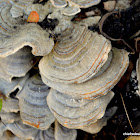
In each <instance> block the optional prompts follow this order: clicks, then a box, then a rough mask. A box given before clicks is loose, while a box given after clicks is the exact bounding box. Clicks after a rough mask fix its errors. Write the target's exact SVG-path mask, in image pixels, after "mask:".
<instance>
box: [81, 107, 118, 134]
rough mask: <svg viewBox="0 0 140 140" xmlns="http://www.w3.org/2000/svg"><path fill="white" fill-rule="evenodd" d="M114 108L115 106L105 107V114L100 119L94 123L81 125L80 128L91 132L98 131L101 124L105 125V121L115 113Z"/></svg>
mask: <svg viewBox="0 0 140 140" xmlns="http://www.w3.org/2000/svg"><path fill="white" fill-rule="evenodd" d="M116 110H117V107H116V106H114V107H112V108H109V109H107V111H106V112H105V115H104V116H103V117H102V118H101V119H99V120H97V121H96V122H95V123H91V124H90V125H88V126H83V127H82V128H81V129H82V130H83V131H86V132H88V133H91V134H96V133H98V132H99V131H100V130H101V129H102V128H103V126H105V125H107V121H108V120H109V119H110V118H111V117H112V116H113V115H114V114H115V113H116Z"/></svg>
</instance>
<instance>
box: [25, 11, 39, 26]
mask: <svg viewBox="0 0 140 140" xmlns="http://www.w3.org/2000/svg"><path fill="white" fill-rule="evenodd" d="M38 21H39V14H38V13H37V12H36V11H32V12H31V13H30V15H29V16H28V19H27V22H35V23H36V22H38Z"/></svg>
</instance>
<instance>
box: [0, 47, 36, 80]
mask: <svg viewBox="0 0 140 140" xmlns="http://www.w3.org/2000/svg"><path fill="white" fill-rule="evenodd" d="M33 59H34V56H33V55H32V53H31V48H29V47H24V48H21V49H20V50H18V51H17V52H15V53H14V54H12V55H9V56H7V57H4V58H0V66H1V71H3V74H4V75H2V76H4V77H3V78H6V79H7V78H8V79H9V81H11V79H12V78H13V77H22V76H25V75H26V73H27V72H28V71H29V70H30V69H31V68H32V67H33V66H34V65H35V63H36V62H35V63H33ZM5 75H6V77H5Z"/></svg>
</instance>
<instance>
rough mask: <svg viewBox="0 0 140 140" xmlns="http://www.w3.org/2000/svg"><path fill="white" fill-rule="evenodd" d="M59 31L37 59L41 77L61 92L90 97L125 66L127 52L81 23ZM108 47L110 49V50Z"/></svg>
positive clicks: (109, 85)
mask: <svg viewBox="0 0 140 140" xmlns="http://www.w3.org/2000/svg"><path fill="white" fill-rule="evenodd" d="M75 26H77V25H74V26H73V28H72V29H69V30H66V31H64V32H63V33H62V34H61V35H60V41H58V42H57V43H56V44H55V47H54V49H53V50H52V52H51V53H50V54H49V55H47V56H45V57H43V58H42V59H41V61H40V63H39V69H40V74H41V77H42V80H43V82H44V83H45V84H47V85H48V86H50V87H52V88H54V89H56V90H58V91H60V92H62V93H65V94H71V95H74V96H76V95H77V96H81V97H82V98H85V99H93V98H95V97H99V96H102V95H104V94H106V93H107V92H108V91H109V90H111V89H112V88H113V87H114V86H115V85H116V84H117V82H118V81H119V80H120V78H121V76H122V75H123V74H124V72H125V71H126V69H127V67H128V63H129V60H128V53H127V52H126V51H125V50H120V49H116V48H112V50H111V43H110V42H109V41H108V40H107V39H106V38H104V37H103V36H102V35H99V34H98V33H96V32H95V33H93V32H91V31H89V30H88V29H87V28H85V26H78V27H75ZM110 50H111V51H110Z"/></svg>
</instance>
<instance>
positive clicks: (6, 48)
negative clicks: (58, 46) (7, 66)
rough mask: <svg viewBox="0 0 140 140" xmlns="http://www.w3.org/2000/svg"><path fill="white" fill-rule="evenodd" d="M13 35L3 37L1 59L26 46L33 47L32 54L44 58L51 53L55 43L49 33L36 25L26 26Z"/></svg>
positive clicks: (0, 42) (0, 46) (0, 49)
mask: <svg viewBox="0 0 140 140" xmlns="http://www.w3.org/2000/svg"><path fill="white" fill-rule="evenodd" d="M12 34H13V35H11V36H10V35H8V37H5V36H3V37H2V40H1V41H0V57H6V56H9V55H11V54H14V53H15V52H17V51H18V50H19V49H21V48H23V47H24V46H29V47H32V54H33V55H36V56H44V55H47V54H48V53H50V52H51V50H52V48H53V46H54V42H53V39H52V38H49V33H47V32H46V31H45V30H43V29H42V28H41V27H40V26H39V25H37V24H35V23H29V24H25V25H23V26H21V27H20V29H19V30H16V31H14V32H12Z"/></svg>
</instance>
